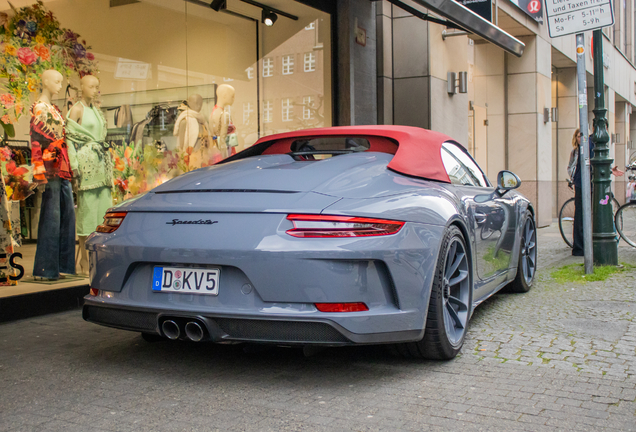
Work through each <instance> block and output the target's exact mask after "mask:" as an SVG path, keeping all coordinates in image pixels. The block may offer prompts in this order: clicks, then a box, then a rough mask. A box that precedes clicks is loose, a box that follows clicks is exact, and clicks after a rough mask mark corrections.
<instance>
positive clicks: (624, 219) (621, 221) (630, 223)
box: [614, 202, 636, 247]
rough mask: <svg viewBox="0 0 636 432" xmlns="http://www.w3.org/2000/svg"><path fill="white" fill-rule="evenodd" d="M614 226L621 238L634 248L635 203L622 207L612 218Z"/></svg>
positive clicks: (635, 231) (635, 230) (635, 237)
mask: <svg viewBox="0 0 636 432" xmlns="http://www.w3.org/2000/svg"><path fill="white" fill-rule="evenodd" d="M614 224H615V225H616V229H617V230H618V234H619V235H620V236H621V238H622V239H623V240H624V241H625V242H626V243H627V244H628V245H630V246H632V247H636V202H628V203H627V204H625V205H623V206H622V207H621V208H620V209H619V210H618V211H617V212H616V216H614Z"/></svg>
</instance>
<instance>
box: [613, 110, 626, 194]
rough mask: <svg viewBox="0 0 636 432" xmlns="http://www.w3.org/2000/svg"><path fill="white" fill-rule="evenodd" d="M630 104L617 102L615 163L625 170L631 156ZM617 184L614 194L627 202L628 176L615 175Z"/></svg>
mask: <svg viewBox="0 0 636 432" xmlns="http://www.w3.org/2000/svg"><path fill="white" fill-rule="evenodd" d="M628 105H629V102H625V101H622V102H616V115H615V128H614V129H615V130H616V131H615V134H616V142H615V143H614V145H613V147H614V164H613V165H618V167H619V168H620V169H622V170H624V168H625V165H626V164H627V162H628V161H627V159H628V157H629V149H628V148H627V145H626V143H627V142H628V141H629V132H630V131H629V120H630V118H629V117H630V116H629V113H628V108H627V107H628ZM613 180H614V183H615V186H614V196H616V199H617V200H618V202H619V203H621V204H623V203H624V202H625V187H626V180H627V176H623V177H615V178H613Z"/></svg>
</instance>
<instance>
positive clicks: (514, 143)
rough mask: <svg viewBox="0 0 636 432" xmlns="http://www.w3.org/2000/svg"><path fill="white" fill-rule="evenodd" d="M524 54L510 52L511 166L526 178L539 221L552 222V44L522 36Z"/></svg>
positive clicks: (525, 185)
mask: <svg viewBox="0 0 636 432" xmlns="http://www.w3.org/2000/svg"><path fill="white" fill-rule="evenodd" d="M520 39H521V40H522V42H524V43H525V44H526V50H525V52H524V54H523V56H522V57H521V58H517V57H514V56H512V55H509V54H506V57H507V59H506V60H507V72H508V75H507V77H506V79H507V82H508V94H507V103H508V142H507V144H508V168H509V169H510V170H511V171H513V172H515V173H516V174H517V175H518V176H519V177H520V178H521V180H522V184H521V188H520V190H521V192H522V193H523V194H524V195H525V196H526V197H528V199H530V200H531V201H532V203H533V204H534V206H535V209H536V212H537V223H538V225H539V226H546V225H549V224H550V223H551V222H552V130H551V129H552V126H551V124H550V123H549V122H548V123H544V122H543V110H544V108H550V106H551V102H552V101H551V82H550V72H551V58H552V57H551V46H550V44H549V43H548V42H547V41H545V40H544V39H542V38H540V37H537V36H526V37H520Z"/></svg>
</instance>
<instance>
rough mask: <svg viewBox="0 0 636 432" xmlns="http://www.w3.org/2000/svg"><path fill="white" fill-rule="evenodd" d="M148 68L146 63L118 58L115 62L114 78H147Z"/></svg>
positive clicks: (148, 65)
mask: <svg viewBox="0 0 636 432" xmlns="http://www.w3.org/2000/svg"><path fill="white" fill-rule="evenodd" d="M149 70H150V64H148V63H141V62H134V61H122V60H120V61H119V62H117V69H116V70H115V78H116V79H133V80H145V79H147V78H148V72H149Z"/></svg>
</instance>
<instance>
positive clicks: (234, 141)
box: [225, 132, 239, 147]
mask: <svg viewBox="0 0 636 432" xmlns="http://www.w3.org/2000/svg"><path fill="white" fill-rule="evenodd" d="M225 144H226V145H227V146H228V147H238V144H239V143H238V136H237V135H236V132H234V133H231V134H227V135H226V137H225Z"/></svg>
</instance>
